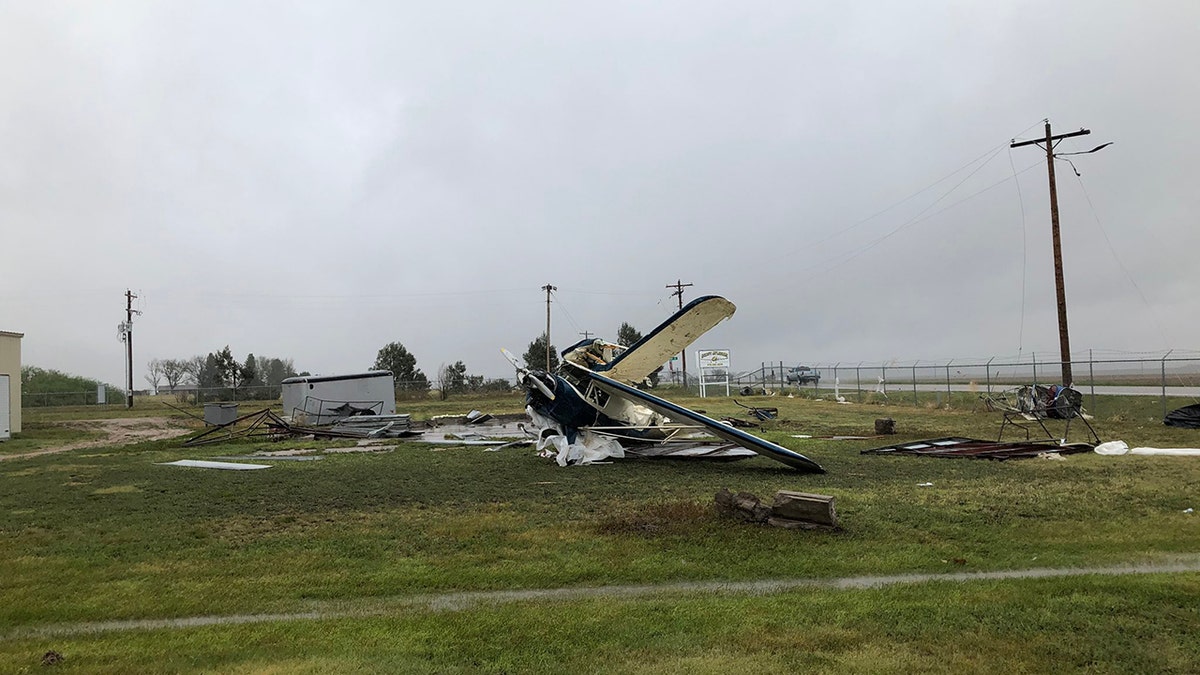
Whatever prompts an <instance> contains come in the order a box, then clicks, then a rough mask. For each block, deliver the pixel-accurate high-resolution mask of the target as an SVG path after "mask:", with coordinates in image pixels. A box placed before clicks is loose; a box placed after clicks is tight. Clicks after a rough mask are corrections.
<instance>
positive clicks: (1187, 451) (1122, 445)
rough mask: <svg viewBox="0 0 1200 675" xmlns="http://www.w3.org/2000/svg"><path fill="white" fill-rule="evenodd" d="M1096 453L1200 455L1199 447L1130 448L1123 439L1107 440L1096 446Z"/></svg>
mask: <svg viewBox="0 0 1200 675" xmlns="http://www.w3.org/2000/svg"><path fill="white" fill-rule="evenodd" d="M1096 454H1097V455H1167V456H1173V457H1197V456H1200V448H1131V447H1129V445H1128V444H1127V443H1126V442H1125V441H1109V442H1107V443H1101V444H1100V445H1097V446H1096Z"/></svg>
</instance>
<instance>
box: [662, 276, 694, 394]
mask: <svg viewBox="0 0 1200 675" xmlns="http://www.w3.org/2000/svg"><path fill="white" fill-rule="evenodd" d="M691 285H692V284H685V283H683V282H682V281H681V280H679V279H676V280H675V283H673V284H667V288H674V289H675V292H674V293H672V294H671V295H674V296H675V297H677V298H679V309H683V289H685V288H687V287H688V286H691ZM679 362H680V363H682V364H683V386H684V388H685V389H686V388H687V349H681V350H680V351H679Z"/></svg>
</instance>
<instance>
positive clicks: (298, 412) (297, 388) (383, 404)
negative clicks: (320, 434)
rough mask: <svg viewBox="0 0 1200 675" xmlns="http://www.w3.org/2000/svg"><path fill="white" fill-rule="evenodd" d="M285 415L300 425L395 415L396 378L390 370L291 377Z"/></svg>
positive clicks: (285, 389) (287, 383)
mask: <svg viewBox="0 0 1200 675" xmlns="http://www.w3.org/2000/svg"><path fill="white" fill-rule="evenodd" d="M281 384H282V388H283V414H284V415H285V416H288V417H291V418H292V420H293V421H294V422H296V423H298V424H332V423H333V422H336V421H337V420H339V419H342V418H344V417H349V416H351V415H364V414H367V415H395V414H396V378H395V377H393V376H392V373H391V371H388V370H372V371H368V372H365V373H347V374H344V375H305V376H301V377H289V378H288V379H286V380H284V381H283V382H282V383H281Z"/></svg>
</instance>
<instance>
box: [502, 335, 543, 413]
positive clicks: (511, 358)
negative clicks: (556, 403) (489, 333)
mask: <svg viewBox="0 0 1200 675" xmlns="http://www.w3.org/2000/svg"><path fill="white" fill-rule="evenodd" d="M500 353H501V354H504V358H506V359H508V362H509V363H511V364H512V365H513V368H516V369H517V380H518V381H520V382H521V383H522V384H526V385H528V384H532V385H533V386H534V387H537V390H538V391H540V392H542V396H545V397H546V398H548V399H550V400H551V401H553V400H554V390H553V389H551V388H550V387H547V386H546V383H545V382H542V381H541V379H539V378H538V377H537V376H536V375H534V374H533V373H531V372H530V371H529V369H528V368H526V367H525V366H524V365H523V364H521V363H520V362H519V361H517V357H516V356H515V355H513V353H512V352H510V351H508V350H507V349H505V348H503V347H501V348H500Z"/></svg>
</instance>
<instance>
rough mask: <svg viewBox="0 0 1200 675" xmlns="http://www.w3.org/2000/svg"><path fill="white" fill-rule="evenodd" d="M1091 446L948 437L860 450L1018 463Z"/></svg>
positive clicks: (875, 452) (1090, 447) (1089, 449)
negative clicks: (1011, 460)
mask: <svg viewBox="0 0 1200 675" xmlns="http://www.w3.org/2000/svg"><path fill="white" fill-rule="evenodd" d="M1093 447H1095V446H1093V445H1092V444H1091V443H1066V444H1059V443H1057V442H1054V441H1023V442H1004V441H983V440H979V439H977V438H962V437H958V436H951V437H947V438H931V439H928V440H923V441H910V442H908V443H897V444H895V445H885V446H883V447H882V448H871V449H869V450H863V451H862V452H861V454H864V455H922V456H926V457H969V458H971V459H999V460H1004V459H1022V458H1027V457H1037V456H1038V455H1042V454H1048V453H1049V454H1058V455H1071V454H1075V453H1080V452H1091V451H1092V448H1093Z"/></svg>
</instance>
